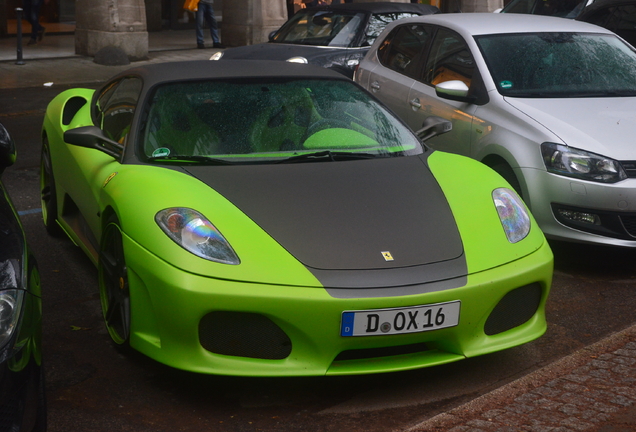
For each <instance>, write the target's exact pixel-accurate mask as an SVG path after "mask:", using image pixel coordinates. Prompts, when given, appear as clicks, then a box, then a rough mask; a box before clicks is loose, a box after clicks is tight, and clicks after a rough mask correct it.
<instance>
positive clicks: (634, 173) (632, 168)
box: [620, 161, 636, 178]
mask: <svg viewBox="0 0 636 432" xmlns="http://www.w3.org/2000/svg"><path fill="white" fill-rule="evenodd" d="M620 164H621V165H622V166H623V169H624V170H625V174H627V177H629V178H636V161H622V162H620Z"/></svg>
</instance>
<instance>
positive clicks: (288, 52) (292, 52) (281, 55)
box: [221, 42, 369, 63]
mask: <svg viewBox="0 0 636 432" xmlns="http://www.w3.org/2000/svg"><path fill="white" fill-rule="evenodd" d="M368 50H369V47H363V48H342V47H323V46H314V45H294V44H284V43H273V42H267V43H262V44H256V45H248V46H242V47H236V48H228V49H226V50H225V51H224V52H223V57H221V60H230V59H250V60H287V59H289V58H291V57H297V56H302V57H305V58H306V59H307V60H309V61H310V62H311V63H315V61H312V60H313V59H317V58H321V57H330V56H334V55H338V54H340V55H348V54H353V53H359V52H360V51H368Z"/></svg>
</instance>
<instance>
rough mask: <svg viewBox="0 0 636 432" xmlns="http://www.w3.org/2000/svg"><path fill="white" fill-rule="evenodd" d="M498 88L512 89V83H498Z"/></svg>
mask: <svg viewBox="0 0 636 432" xmlns="http://www.w3.org/2000/svg"><path fill="white" fill-rule="evenodd" d="M499 86H500V87H501V88H505V89H509V88H512V81H502V82H500V83H499Z"/></svg>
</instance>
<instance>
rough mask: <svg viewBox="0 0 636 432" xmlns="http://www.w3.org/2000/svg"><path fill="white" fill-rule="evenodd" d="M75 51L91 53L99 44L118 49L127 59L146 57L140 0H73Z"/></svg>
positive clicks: (141, 0)
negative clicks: (74, 4) (74, 3)
mask: <svg viewBox="0 0 636 432" xmlns="http://www.w3.org/2000/svg"><path fill="white" fill-rule="evenodd" d="M75 18H76V28H75V53H76V54H80V55H85V56H90V57H94V56H95V54H96V53H97V52H98V51H99V50H100V49H102V48H105V47H109V46H110V47H115V48H119V49H121V50H122V51H123V52H124V53H125V54H126V55H127V56H128V58H129V59H130V60H141V59H145V58H147V57H148V32H147V31H146V9H145V6H144V1H143V0H77V1H76V7H75Z"/></svg>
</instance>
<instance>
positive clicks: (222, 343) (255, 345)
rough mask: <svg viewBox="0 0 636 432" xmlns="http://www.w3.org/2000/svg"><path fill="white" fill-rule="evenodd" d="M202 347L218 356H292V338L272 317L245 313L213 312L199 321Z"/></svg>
mask: <svg viewBox="0 0 636 432" xmlns="http://www.w3.org/2000/svg"><path fill="white" fill-rule="evenodd" d="M199 341H200V342H201V346H203V348H205V349H206V350H208V351H210V352H213V353H215V354H223V355H228V356H237V357H250V358H258V359H268V360H280V359H284V358H286V357H287V356H289V354H290V353H291V349H292V344H291V340H290V339H289V337H288V336H287V335H286V334H285V332H284V331H283V330H281V328H280V327H278V326H277V325H276V324H274V323H273V322H272V320H270V319H269V318H267V317H265V316H263V315H259V314H254V313H245V312H212V313H209V314H207V315H206V316H204V317H203V319H201V321H200V322H199Z"/></svg>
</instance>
